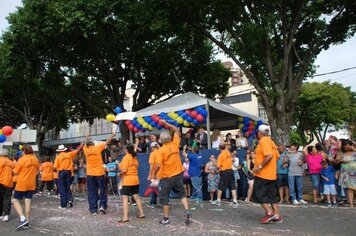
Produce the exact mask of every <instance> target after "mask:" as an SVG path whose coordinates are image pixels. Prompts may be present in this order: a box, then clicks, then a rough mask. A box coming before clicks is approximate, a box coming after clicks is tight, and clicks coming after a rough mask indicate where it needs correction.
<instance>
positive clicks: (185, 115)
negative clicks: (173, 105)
mask: <svg viewBox="0 0 356 236" xmlns="http://www.w3.org/2000/svg"><path fill="white" fill-rule="evenodd" d="M187 116H188V114H187V113H185V112H184V113H183V114H182V115H181V116H180V117H182V118H183V119H184V120H185V118H187Z"/></svg>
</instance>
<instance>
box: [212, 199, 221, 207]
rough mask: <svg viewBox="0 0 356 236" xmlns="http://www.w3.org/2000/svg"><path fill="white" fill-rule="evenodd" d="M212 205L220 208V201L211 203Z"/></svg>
mask: <svg viewBox="0 0 356 236" xmlns="http://www.w3.org/2000/svg"><path fill="white" fill-rule="evenodd" d="M212 204H213V205H216V206H221V201H218V200H216V201H213V202H212Z"/></svg>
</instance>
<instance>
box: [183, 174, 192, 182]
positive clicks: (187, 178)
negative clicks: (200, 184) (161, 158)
mask: <svg viewBox="0 0 356 236" xmlns="http://www.w3.org/2000/svg"><path fill="white" fill-rule="evenodd" d="M191 182H192V181H191V180H190V177H184V176H183V184H191Z"/></svg>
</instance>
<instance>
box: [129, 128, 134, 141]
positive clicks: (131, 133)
mask: <svg viewBox="0 0 356 236" xmlns="http://www.w3.org/2000/svg"><path fill="white" fill-rule="evenodd" d="M130 143H134V135H133V132H132V130H130Z"/></svg>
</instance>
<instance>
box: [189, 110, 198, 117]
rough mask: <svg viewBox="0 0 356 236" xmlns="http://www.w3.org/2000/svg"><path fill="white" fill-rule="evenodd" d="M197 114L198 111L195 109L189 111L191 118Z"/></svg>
mask: <svg viewBox="0 0 356 236" xmlns="http://www.w3.org/2000/svg"><path fill="white" fill-rule="evenodd" d="M197 115H198V112H197V111H195V110H194V111H192V112H191V113H190V116H191V117H193V118H195V117H197Z"/></svg>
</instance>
